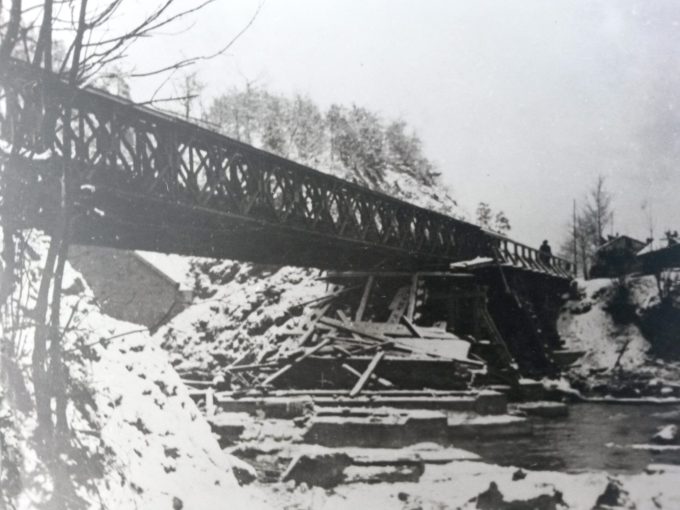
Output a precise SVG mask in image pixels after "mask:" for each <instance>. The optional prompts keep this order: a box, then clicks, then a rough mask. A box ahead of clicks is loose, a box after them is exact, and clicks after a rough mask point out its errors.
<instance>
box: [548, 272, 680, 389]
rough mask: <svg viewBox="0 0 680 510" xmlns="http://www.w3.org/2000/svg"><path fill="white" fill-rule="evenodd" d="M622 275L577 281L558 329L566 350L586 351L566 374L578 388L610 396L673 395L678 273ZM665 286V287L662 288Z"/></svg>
mask: <svg viewBox="0 0 680 510" xmlns="http://www.w3.org/2000/svg"><path fill="white" fill-rule="evenodd" d="M664 278H665V281H666V282H667V285H665V286H662V288H661V289H660V288H659V286H658V285H657V282H656V280H655V278H654V277H653V276H629V277H627V278H626V279H625V280H617V279H613V280H612V279H608V278H600V279H594V280H588V281H584V280H578V282H577V284H578V289H579V295H578V297H575V298H573V299H571V300H569V301H568V302H567V303H566V304H565V306H564V308H563V310H562V313H561V315H560V319H559V322H558V329H559V332H560V336H561V337H562V339H563V340H564V341H565V342H566V346H567V347H568V348H569V349H573V350H579V351H584V352H585V353H586V354H585V356H584V357H583V358H582V359H581V360H579V362H578V363H577V364H576V365H575V366H574V367H573V368H572V370H571V371H570V373H569V377H570V378H571V380H572V382H573V383H574V384H575V385H576V386H577V387H579V388H580V389H581V390H583V391H586V392H589V391H593V390H595V391H597V392H598V393H610V394H612V395H615V396H622V397H635V396H642V395H646V396H650V395H651V396H671V395H675V394H678V393H679V392H678V389H680V388H678V385H677V380H678V376H679V375H680V356H679V354H680V351H679V350H678V345H680V343H679V341H680V328H679V327H678V324H680V285H678V282H679V281H680V279H679V278H680V273H679V272H677V271H676V272H669V273H667V274H665V275H664ZM664 287H665V288H664Z"/></svg>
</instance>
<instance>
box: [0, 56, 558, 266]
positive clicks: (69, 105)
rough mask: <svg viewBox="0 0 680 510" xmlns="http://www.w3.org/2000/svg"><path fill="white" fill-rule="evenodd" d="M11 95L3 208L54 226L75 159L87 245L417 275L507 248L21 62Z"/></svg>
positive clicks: (2, 90)
mask: <svg viewBox="0 0 680 510" xmlns="http://www.w3.org/2000/svg"><path fill="white" fill-rule="evenodd" d="M0 94H1V95H0V138H1V139H3V140H5V141H6V142H10V143H12V144H13V145H12V147H13V148H14V152H13V153H12V154H11V155H10V156H8V157H5V158H4V160H5V162H9V163H10V164H6V165H4V166H5V167H6V170H5V172H4V174H5V175H4V178H5V179H6V182H7V183H8V184H10V185H11V186H8V187H7V188H6V189H7V190H8V192H6V193H5V195H6V196H5V197H4V201H3V215H4V217H5V218H8V217H10V216H12V217H13V218H14V220H15V221H16V222H17V223H18V224H19V225H20V226H34V227H40V228H44V229H47V230H50V229H51V228H53V226H54V223H55V221H54V219H55V218H56V217H57V211H58V209H59V205H58V204H59V196H60V193H59V190H60V183H59V180H58V179H59V176H60V175H61V172H60V171H59V169H60V168H61V165H64V164H67V165H68V167H69V169H70V171H71V180H70V182H69V185H68V189H69V193H70V197H71V198H72V200H73V201H74V203H75V205H76V207H75V214H74V216H73V232H74V237H75V241H77V242H80V243H83V244H98V245H105V246H112V247H119V248H127V249H145V250H154V251H162V252H175V253H183V254H191V255H200V256H212V257H226V258H235V259H241V260H249V261H253V262H263V263H271V264H282V265H283V264H286V265H301V266H313V267H320V268H333V269H374V268H382V269H390V268H395V269H408V270H419V269H420V270H422V269H437V268H445V267H447V266H448V264H449V263H451V262H455V261H459V260H467V259H472V258H474V257H477V256H494V255H495V254H496V253H497V252H498V248H499V246H500V245H499V242H498V240H497V239H495V238H494V237H493V236H489V235H488V234H487V233H485V232H484V231H482V230H481V229H480V228H479V227H477V226H475V225H472V224H469V223H466V222H464V221H460V220H457V219H454V218H451V217H448V216H445V215H442V214H439V213H436V212H433V211H429V210H426V209H423V208H420V207H417V206H414V205H412V204H408V203H406V202H404V201H401V200H398V199H395V198H393V197H390V196H387V195H385V194H382V193H379V192H376V191H373V190H370V189H367V188H364V187H362V186H359V185H356V184H354V183H351V182H347V181H344V180H342V179H338V178H336V177H333V176H331V175H327V174H324V173H321V172H319V171H317V170H314V169H312V168H309V167H306V166H303V165H300V164H297V163H295V162H293V161H289V160H286V159H284V158H281V157H278V156H275V155H273V154H269V153H267V152H264V151H261V150H259V149H256V148H254V147H252V146H249V145H246V144H243V143H240V142H238V141H235V140H232V139H230V138H228V137H225V136H222V135H220V134H217V133H215V132H212V131H210V130H207V129H204V128H202V127H200V126H198V125H195V124H192V123H189V122H186V121H183V120H181V119H178V118H175V117H172V116H169V115H166V114H163V113H159V112H156V111H154V110H151V109H149V108H145V107H141V106H139V105H135V104H133V103H131V102H129V101H126V100H123V99H120V98H117V97H114V96H110V95H108V94H105V93H103V92H100V91H96V90H91V89H78V88H72V87H69V86H67V85H66V84H65V83H64V82H62V81H61V80H60V79H58V78H57V77H56V76H55V75H52V74H50V73H46V72H44V71H39V70H36V69H35V68H32V67H30V66H29V65H27V64H25V63H22V62H19V61H16V60H12V61H10V63H9V65H7V66H4V68H3V69H2V70H0ZM19 149H21V150H19ZM36 155H39V156H40V157H39V158H36V157H35V156H36ZM555 260H556V264H557V263H558V259H555ZM565 264H566V263H564V262H563V261H559V265H560V267H562V266H563V265H565ZM565 267H566V266H565ZM535 269H536V270H539V271H541V270H542V269H541V268H540V267H536V268H535ZM556 276H557V275H556Z"/></svg>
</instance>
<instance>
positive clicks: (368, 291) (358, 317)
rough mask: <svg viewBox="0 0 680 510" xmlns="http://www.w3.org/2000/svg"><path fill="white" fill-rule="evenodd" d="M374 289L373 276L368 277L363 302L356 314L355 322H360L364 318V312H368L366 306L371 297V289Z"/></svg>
mask: <svg viewBox="0 0 680 510" xmlns="http://www.w3.org/2000/svg"><path fill="white" fill-rule="evenodd" d="M372 287H373V275H371V276H369V277H368V280H366V285H365V286H364V293H363V294H362V296H361V302H360V303H359V307H358V308H357V311H356V313H355V314H354V320H355V321H356V322H359V321H360V320H361V319H363V317H364V312H365V311H366V305H367V304H368V297H369V296H370V295H371V288H372Z"/></svg>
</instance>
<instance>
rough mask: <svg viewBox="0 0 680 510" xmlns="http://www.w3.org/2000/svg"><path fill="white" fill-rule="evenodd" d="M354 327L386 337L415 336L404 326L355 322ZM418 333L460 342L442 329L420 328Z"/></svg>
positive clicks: (425, 336) (427, 336)
mask: <svg viewBox="0 0 680 510" xmlns="http://www.w3.org/2000/svg"><path fill="white" fill-rule="evenodd" d="M353 325H354V326H356V327H357V328H359V329H361V330H362V331H367V332H370V333H374V334H376V335H383V336H386V337H400V336H413V334H412V333H411V331H409V329H408V328H407V327H406V326H404V325H403V324H388V323H384V322H355V323H354V324H353ZM418 331H420V333H421V334H422V335H423V337H424V338H432V339H434V338H440V339H442V340H449V339H450V340H460V339H459V338H458V337H457V336H456V335H454V334H453V333H449V332H448V331H446V330H445V329H442V328H436V327H424V326H418Z"/></svg>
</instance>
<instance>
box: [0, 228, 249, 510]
mask: <svg viewBox="0 0 680 510" xmlns="http://www.w3.org/2000/svg"><path fill="white" fill-rule="evenodd" d="M30 244H31V247H32V248H33V250H34V251H35V253H36V254H37V255H39V256H41V257H40V258H44V256H45V254H46V251H47V240H46V239H45V238H44V237H36V236H32V240H31V243H30ZM41 263H42V262H41V260H33V261H32V262H31V264H30V267H29V272H28V274H27V279H26V280H25V281H24V284H25V285H22V286H19V287H18V288H17V294H16V295H15V298H16V299H20V298H21V299H25V296H23V297H22V296H19V295H18V293H19V292H21V291H22V289H23V292H24V293H25V292H26V290H27V285H33V286H35V284H36V283H37V276H38V274H39V272H38V267H39V266H40V264H41ZM78 279H80V280H81V283H84V282H82V278H81V277H80V275H79V274H78V273H76V272H75V271H74V270H73V269H71V268H70V266H68V265H67V267H66V271H65V276H64V288H65V289H78V291H77V292H69V291H67V292H66V295H65V296H64V298H63V303H62V310H63V317H62V324H68V325H69V326H68V327H69V330H68V331H67V333H66V334H65V337H64V350H65V352H66V356H65V357H66V360H67V361H66V363H67V369H68V372H69V380H70V384H69V392H70V397H71V399H70V402H71V404H70V405H69V408H68V419H69V428H70V429H71V430H72V431H73V438H72V444H76V445H78V446H79V447H81V451H82V455H83V457H82V458H81V459H80V460H76V459H72V460H71V461H70V463H71V468H72V474H73V476H74V479H76V480H81V481H82V484H79V483H76V491H77V493H78V495H79V496H80V497H81V498H83V499H84V500H85V501H86V502H88V503H89V505H90V506H91V507H92V508H100V504H101V503H102V502H104V503H105V504H106V507H107V508H158V509H170V508H175V509H177V508H186V509H189V508H190V509H194V508H195V509H202V508H214V507H215V504H216V502H221V501H229V507H230V508H242V507H245V506H246V504H247V505H248V506H255V507H257V501H258V500H257V498H256V497H253V496H248V495H246V493H245V490H244V489H242V488H241V487H239V486H238V484H237V482H236V479H235V478H234V476H233V473H232V471H231V463H230V462H231V461H230V458H229V457H228V456H226V455H225V454H224V453H223V452H222V451H221V450H220V448H219V446H218V444H217V440H216V438H215V437H214V436H213V434H212V433H211V431H210V426H209V425H208V423H207V422H206V421H205V420H204V418H203V416H202V415H201V413H200V411H199V410H198V408H197V407H196V405H195V404H194V402H193V401H192V400H191V398H189V395H188V393H187V389H186V388H185V386H184V385H183V384H182V383H181V381H180V379H179V376H178V375H177V373H176V372H175V370H174V369H173V368H172V366H171V364H170V362H169V358H168V355H167V353H166V352H165V351H164V350H163V349H162V348H161V346H160V345H159V342H158V340H157V339H154V338H151V337H150V336H149V335H148V333H147V332H146V331H144V330H143V328H140V326H138V325H135V324H129V323H125V322H121V321H118V320H115V319H112V318H110V317H107V316H105V315H103V314H102V313H101V312H100V311H99V309H98V308H97V306H96V304H95V300H94V299H93V296H92V294H91V292H90V291H89V289H87V287H86V285H76V281H77V280H78ZM83 287H84V290H81V289H83ZM27 304H28V306H29V307H31V306H32V305H33V303H32V302H31V299H29V301H28V303H27ZM9 333H10V332H9V331H3V335H8V334H9ZM22 335H23V339H24V341H22V342H21V345H20V346H18V350H19V354H18V356H17V357H16V363H17V367H18V373H23V374H24V375H25V374H27V373H29V371H28V366H29V364H30V360H31V349H30V344H31V342H28V341H26V339H28V338H32V328H27V329H25V330H24V332H23V334H22ZM19 340H20V341H21V338H19ZM5 366H6V365H5ZM5 377H7V374H5ZM6 380H7V379H6ZM20 380H21V379H17V378H15V379H14V383H13V384H11V385H6V386H5V388H4V390H5V394H4V398H3V401H2V403H3V416H8V417H9V418H10V419H9V420H7V421H2V426H3V427H2V430H1V431H0V432H1V433H2V434H1V435H2V437H3V438H7V437H14V438H15V440H14V443H13V444H15V445H17V446H18V448H19V450H20V452H21V454H20V455H15V456H14V458H13V462H14V464H13V465H14V466H16V468H17V469H18V479H19V483H18V489H17V491H16V494H15V497H14V498H13V500H14V503H15V504H16V507H17V508H26V509H32V508H36V507H38V506H40V504H41V503H42V502H44V501H46V500H47V499H49V497H50V492H51V482H50V479H49V475H48V471H47V470H46V469H45V466H44V465H43V464H42V462H41V461H40V459H39V456H38V455H37V454H36V451H35V449H34V446H33V441H32V439H31V438H32V436H33V433H34V430H35V420H34V418H33V417H32V415H33V413H32V410H31V407H32V405H31V401H32V397H31V392H32V384H31V383H30V381H27V380H26V379H24V383H25V384H18V381H20ZM6 384H7V383H6ZM3 461H4V464H3V465H4V466H5V469H7V467H6V466H7V465H8V462H7V458H5V459H3Z"/></svg>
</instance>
